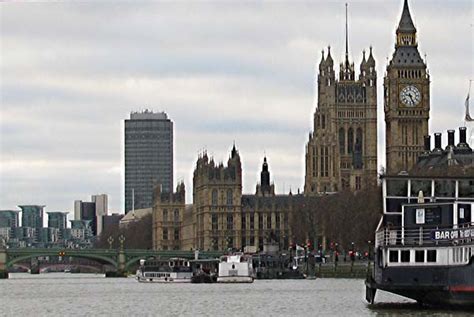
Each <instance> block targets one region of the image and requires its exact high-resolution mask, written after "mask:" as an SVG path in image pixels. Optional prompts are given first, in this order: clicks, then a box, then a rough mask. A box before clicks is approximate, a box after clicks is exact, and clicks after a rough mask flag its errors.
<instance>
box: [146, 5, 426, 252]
mask: <svg viewBox="0 0 474 317" xmlns="http://www.w3.org/2000/svg"><path fill="white" fill-rule="evenodd" d="M346 10H347V9H346ZM346 15H347V11H346ZM346 19H347V17H346ZM347 42H348V41H347V22H346V53H345V59H344V61H342V63H340V66H339V76H336V71H335V68H334V61H333V58H332V56H331V50H330V48H328V49H327V52H326V53H325V52H324V51H323V52H322V57H321V61H320V63H319V73H318V77H317V78H318V80H317V92H318V93H317V109H316V112H315V114H314V131H313V132H311V133H310V134H309V139H308V142H307V145H306V160H305V162H306V175H305V185H304V193H302V194H300V193H298V194H294V195H293V194H292V193H291V192H290V193H289V194H288V195H277V194H275V188H274V185H273V184H272V182H271V180H270V173H269V170H268V163H267V159H266V158H264V161H263V166H262V171H261V179H260V183H259V184H257V186H256V190H255V194H242V167H241V159H240V155H239V152H238V150H237V149H236V148H235V145H234V147H233V148H232V150H231V153H230V156H229V159H228V161H227V165H224V164H222V163H220V164H217V163H216V162H214V160H213V158H210V157H208V155H207V154H206V153H203V154H202V155H200V156H199V158H198V160H197V162H196V166H195V170H194V177H193V202H192V204H186V202H185V186H184V184H183V183H180V184H178V186H177V188H176V192H174V193H168V192H164V191H163V192H162V191H161V189H160V187H157V188H156V190H155V193H154V203H153V247H154V248H155V249H158V250H168V249H174V250H190V249H200V250H225V249H228V248H234V249H241V248H243V247H245V246H256V247H257V249H260V250H261V249H262V248H263V244H264V243H266V242H270V241H272V242H273V243H278V244H279V245H280V247H281V248H282V249H286V248H288V246H289V244H290V243H292V240H291V236H292V235H291V230H290V224H289V222H290V216H291V213H292V211H293V210H295V209H296V208H298V206H300V205H301V204H302V202H303V201H304V198H305V197H306V196H312V195H321V194H323V193H333V192H337V191H341V190H345V189H349V190H353V191H357V190H363V189H366V188H369V187H373V186H376V184H377V73H376V71H375V60H374V57H373V55H372V48H370V51H369V53H368V56H366V53H365V52H364V54H363V58H362V61H361V63H360V71H359V72H358V76H356V70H355V66H354V63H352V62H350V60H349V54H348V45H347ZM429 85H430V78H429V74H428V70H427V67H426V63H425V62H424V60H423V59H422V58H421V57H420V53H419V51H418V44H417V38H416V28H415V26H414V24H413V20H412V18H411V15H410V11H409V8H408V2H407V0H405V1H404V5H403V11H402V15H401V19H400V22H399V24H398V27H397V30H396V43H395V51H394V53H393V56H392V58H391V60H390V62H389V63H388V65H387V68H386V75H385V78H384V82H383V86H384V112H385V125H386V133H385V135H386V142H385V143H386V159H387V166H386V173H387V174H391V175H393V174H398V173H399V172H401V171H409V170H410V169H411V167H413V165H414V164H415V163H416V161H417V157H418V155H420V154H421V153H423V140H424V136H426V135H428V120H429V111H430V96H429V91H430V90H429Z"/></svg>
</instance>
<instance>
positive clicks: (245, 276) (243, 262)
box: [217, 253, 254, 283]
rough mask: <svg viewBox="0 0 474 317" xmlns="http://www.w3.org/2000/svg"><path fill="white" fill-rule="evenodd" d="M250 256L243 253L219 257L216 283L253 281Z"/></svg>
mask: <svg viewBox="0 0 474 317" xmlns="http://www.w3.org/2000/svg"><path fill="white" fill-rule="evenodd" d="M253 280H254V272H253V265H252V257H251V256H249V255H246V254H243V253H235V254H232V255H224V256H222V257H221V258H220V262H219V270H218V276H217V283H253Z"/></svg>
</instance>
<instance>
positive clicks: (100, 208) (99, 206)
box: [92, 194, 108, 235]
mask: <svg viewBox="0 0 474 317" xmlns="http://www.w3.org/2000/svg"><path fill="white" fill-rule="evenodd" d="M92 202H94V203H95V216H96V222H97V226H96V227H97V235H100V233H101V232H102V229H103V227H104V225H103V219H104V216H107V213H108V198H107V195H106V194H100V195H93V196H92Z"/></svg>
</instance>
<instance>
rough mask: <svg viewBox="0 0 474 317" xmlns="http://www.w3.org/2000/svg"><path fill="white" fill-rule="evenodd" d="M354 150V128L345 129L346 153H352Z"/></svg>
mask: <svg viewBox="0 0 474 317" xmlns="http://www.w3.org/2000/svg"><path fill="white" fill-rule="evenodd" d="M353 151H354V130H352V128H349V130H348V131H347V154H352V152H353Z"/></svg>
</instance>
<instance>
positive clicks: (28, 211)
mask: <svg viewBox="0 0 474 317" xmlns="http://www.w3.org/2000/svg"><path fill="white" fill-rule="evenodd" d="M18 207H20V208H21V226H22V227H29V228H35V229H39V228H43V211H44V207H46V206H43V205H22V206H18Z"/></svg>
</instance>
